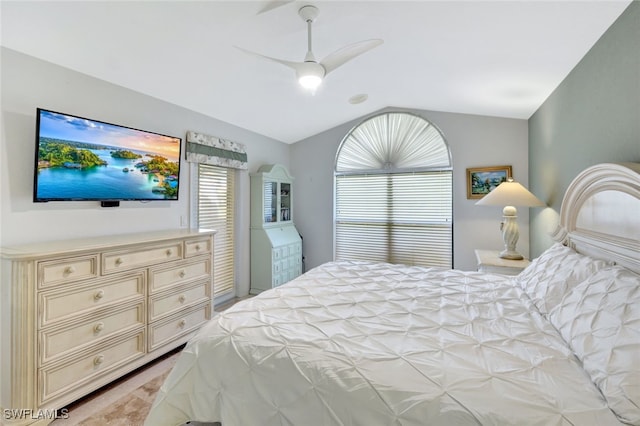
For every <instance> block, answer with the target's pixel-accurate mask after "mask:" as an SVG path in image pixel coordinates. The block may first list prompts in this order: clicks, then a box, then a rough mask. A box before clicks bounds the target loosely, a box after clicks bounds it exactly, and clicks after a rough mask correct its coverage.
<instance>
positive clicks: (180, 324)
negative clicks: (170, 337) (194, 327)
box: [178, 319, 187, 328]
mask: <svg viewBox="0 0 640 426" xmlns="http://www.w3.org/2000/svg"><path fill="white" fill-rule="evenodd" d="M185 325H187V320H185V319H181V320H180V322H179V323H178V327H180V328H184V326H185Z"/></svg>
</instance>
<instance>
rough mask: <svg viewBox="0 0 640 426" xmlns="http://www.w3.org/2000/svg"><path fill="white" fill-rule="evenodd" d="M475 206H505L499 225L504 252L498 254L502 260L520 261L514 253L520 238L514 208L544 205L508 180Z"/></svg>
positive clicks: (520, 186)
mask: <svg viewBox="0 0 640 426" xmlns="http://www.w3.org/2000/svg"><path fill="white" fill-rule="evenodd" d="M476 205H479V206H505V207H504V209H503V210H502V217H503V219H504V220H503V221H502V222H501V223H500V229H501V230H502V239H503V240H504V250H503V251H502V252H501V253H500V257H501V258H503V259H514V260H520V259H522V258H523V256H522V255H521V254H520V253H518V252H517V251H516V243H517V242H518V238H519V237H520V231H519V230H518V221H517V218H518V216H517V210H516V207H515V206H521V207H544V206H546V204H545V203H544V202H542V201H540V200H539V199H538V198H537V197H536V196H535V195H533V194H532V193H531V192H529V191H528V190H527V189H526V188H525V187H524V186H522V185H520V184H519V183H518V182H514V181H513V179H511V178H509V179H507V181H505V182H502V183H501V184H500V185H498V186H497V187H496V188H495V189H494V190H493V191H491V192H489V193H488V194H487V195H485V196H484V197H483V198H482V199H481V200H479V201H478V202H477V203H476Z"/></svg>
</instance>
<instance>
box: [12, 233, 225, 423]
mask: <svg viewBox="0 0 640 426" xmlns="http://www.w3.org/2000/svg"><path fill="white" fill-rule="evenodd" d="M213 235H214V231H208V230H195V231H193V230H171V231H163V232H153V233H143V234H129V235H116V236H108V237H97V238H91V239H82V240H68V241H60V242H51V243H42V244H30V245H25V246H20V247H3V248H2V251H1V254H2V271H1V274H2V275H1V276H2V293H1V300H0V318H1V328H0V339H1V340H2V342H3V343H2V348H1V349H0V351H1V352H0V353H1V358H0V379H1V380H0V383H1V386H2V387H1V393H0V402H1V409H2V410H3V413H6V410H11V409H14V410H20V409H25V410H32V412H31V414H30V415H28V416H27V415H24V414H23V415H20V416H16V417H23V418H15V419H7V418H6V416H4V417H5V418H3V421H7V422H8V423H12V424H13V423H16V424H31V423H34V422H35V423H42V424H46V423H48V422H50V420H34V418H36V419H37V417H38V414H42V412H43V411H47V412H49V413H50V412H51V411H52V410H53V409H60V408H62V407H64V406H65V405H67V404H69V403H70V402H72V401H74V400H76V399H78V398H80V397H82V396H85V395H87V394H88V393H90V392H92V391H94V390H96V389H97V388H99V387H101V386H103V385H105V384H107V383H109V382H111V381H113V380H114V379H116V378H118V377H120V376H122V375H124V374H125V373H128V372H130V371H132V370H134V369H135V368H138V367H140V366H141V365H143V364H145V363H147V362H149V361H151V360H152V359H154V358H156V357H158V356H160V355H162V354H164V353H166V352H168V351H169V350H171V349H174V348H176V347H177V346H179V345H181V344H183V343H185V342H186V341H187V340H188V339H189V338H190V337H191V336H193V335H194V334H195V332H196V331H197V330H198V328H199V327H200V326H201V325H202V324H203V323H204V322H205V321H207V320H208V319H210V318H211V313H212V294H213V274H212V270H213V265H212V262H213V255H212V253H213ZM16 413H19V411H16ZM25 413H28V412H25ZM9 420H11V422H9Z"/></svg>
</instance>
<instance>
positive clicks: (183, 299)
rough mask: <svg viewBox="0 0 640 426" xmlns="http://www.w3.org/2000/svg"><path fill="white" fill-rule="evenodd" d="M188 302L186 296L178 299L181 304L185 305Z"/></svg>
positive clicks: (182, 295)
mask: <svg viewBox="0 0 640 426" xmlns="http://www.w3.org/2000/svg"><path fill="white" fill-rule="evenodd" d="M186 300H187V296H185V295H184V294H181V295H180V297H178V301H179V302H180V303H184V302H185V301H186Z"/></svg>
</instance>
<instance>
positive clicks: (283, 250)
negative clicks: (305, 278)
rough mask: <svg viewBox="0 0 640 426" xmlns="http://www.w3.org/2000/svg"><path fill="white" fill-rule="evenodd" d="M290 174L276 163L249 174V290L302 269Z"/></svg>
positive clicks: (289, 277) (257, 289)
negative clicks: (294, 219)
mask: <svg viewBox="0 0 640 426" xmlns="http://www.w3.org/2000/svg"><path fill="white" fill-rule="evenodd" d="M294 195H295V194H294V189H293V177H292V176H291V175H290V174H289V171H288V170H287V169H286V168H285V167H284V166H282V165H279V164H266V165H264V166H262V167H260V168H259V169H258V171H257V172H256V173H252V174H251V294H258V293H260V292H262V291H264V290H268V289H270V288H273V287H277V286H279V285H282V284H284V283H286V282H288V281H291V280H292V279H294V278H295V277H297V276H298V275H300V274H301V273H302V238H301V237H300V234H299V233H298V231H297V230H296V227H295V225H294V223H293V218H294V216H293V213H294V206H293V197H294Z"/></svg>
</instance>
